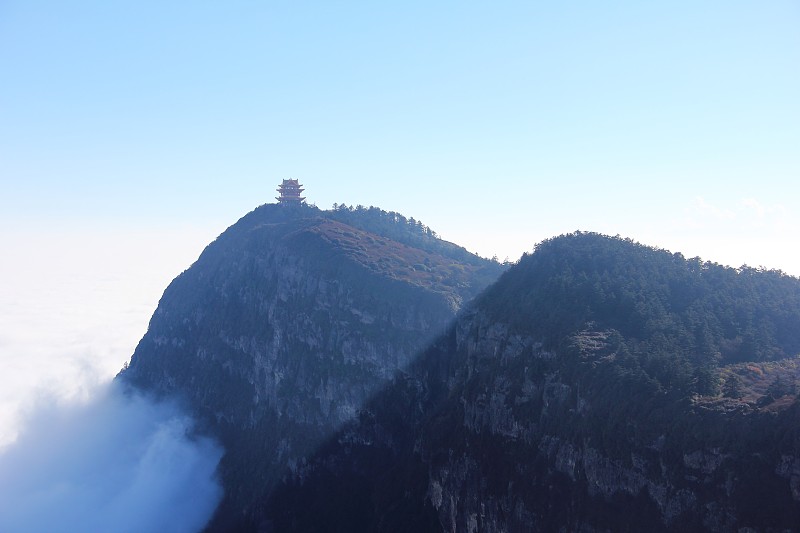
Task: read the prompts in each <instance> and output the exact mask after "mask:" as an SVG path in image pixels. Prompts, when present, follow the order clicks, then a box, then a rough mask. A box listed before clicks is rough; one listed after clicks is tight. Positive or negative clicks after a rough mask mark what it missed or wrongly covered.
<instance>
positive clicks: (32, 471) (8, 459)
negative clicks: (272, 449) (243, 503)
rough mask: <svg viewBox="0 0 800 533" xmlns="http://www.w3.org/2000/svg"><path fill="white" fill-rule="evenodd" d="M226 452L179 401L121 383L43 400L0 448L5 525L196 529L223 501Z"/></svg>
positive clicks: (24, 528)
mask: <svg viewBox="0 0 800 533" xmlns="http://www.w3.org/2000/svg"><path fill="white" fill-rule="evenodd" d="M222 454H223V451H222V449H221V447H220V446H219V445H218V444H216V443H215V442H214V441H213V440H212V439H210V438H208V437H204V436H199V435H195V434H194V432H193V422H192V419H191V418H190V417H189V416H188V415H186V414H185V412H183V411H182V410H181V409H180V408H179V407H178V405H176V404H175V403H171V402H156V401H154V400H152V399H150V398H148V397H146V396H144V395H142V394H141V393H139V392H136V391H132V390H125V388H124V386H123V385H121V384H119V383H117V382H114V383H111V384H108V385H105V386H102V387H99V388H98V389H97V390H96V391H95V392H94V393H93V394H92V395H91V397H90V398H89V400H88V401H81V402H72V403H67V404H65V403H63V402H56V401H52V402H45V401H42V402H40V403H39V405H38V406H37V407H36V408H35V410H34V411H33V412H30V413H28V416H26V417H25V423H24V425H23V427H22V428H21V430H20V431H19V434H18V437H17V440H16V441H15V442H14V443H13V444H11V445H10V446H7V447H6V448H5V450H4V451H3V452H2V453H0V531H5V532H42V533H54V532H62V531H63V532H65V533H67V532H76V531H82V532H98V533H100V532H109V531H114V532H120V533H123V532H131V533H134V532H136V533H139V532H150V531H152V532H165V533H167V532H174V533H183V532H185V533H189V532H195V531H199V530H200V529H202V528H203V526H205V525H206V523H207V522H208V521H209V519H210V518H211V516H212V515H213V513H214V510H215V509H216V507H217V505H218V504H219V501H220V499H221V498H222V488H221V486H220V484H219V482H218V480H217V478H216V474H215V472H216V468H217V465H218V463H219V461H220V458H221V457H222Z"/></svg>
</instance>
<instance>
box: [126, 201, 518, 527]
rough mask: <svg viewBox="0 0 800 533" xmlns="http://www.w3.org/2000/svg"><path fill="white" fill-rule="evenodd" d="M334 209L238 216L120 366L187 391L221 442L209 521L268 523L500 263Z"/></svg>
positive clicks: (139, 377) (133, 375) (147, 383)
mask: <svg viewBox="0 0 800 533" xmlns="http://www.w3.org/2000/svg"><path fill="white" fill-rule="evenodd" d="M332 215H333V214H332V213H330V212H325V211H320V210H318V209H316V208H313V207H308V206H301V207H298V208H286V207H283V206H277V205H265V206H262V207H259V208H258V209H256V210H255V211H253V212H252V213H250V214H248V215H247V216H245V217H243V218H242V219H241V220H240V221H239V222H237V223H236V224H235V225H233V226H231V227H230V228H229V229H228V230H227V231H225V232H224V233H223V234H222V235H220V237H219V238H218V239H217V240H216V241H215V242H213V243H212V244H210V245H209V246H208V247H207V248H206V250H205V251H204V252H203V254H202V255H201V256H200V258H199V259H198V260H197V262H196V263H195V264H194V265H192V267H191V268H190V269H188V270H187V271H186V272H184V273H183V274H181V275H180V276H179V277H178V278H176V279H175V280H174V281H173V282H172V283H171V284H170V286H169V287H168V288H167V290H166V291H165V293H164V296H163V297H162V299H161V301H160V303H159V306H158V309H157V310H156V313H155V314H154V316H153V318H152V320H151V322H150V325H149V328H148V331H147V333H146V335H145V336H144V337H143V338H142V340H141V342H140V343H139V345H138V346H137V348H136V351H135V353H134V355H133V357H132V359H131V363H130V366H129V367H128V368H127V369H125V370H124V371H123V372H122V373H121V375H120V377H119V379H121V380H124V381H126V382H128V383H131V384H132V385H134V386H137V387H141V388H144V389H148V390H151V391H155V392H158V393H161V394H171V395H172V394H177V395H179V396H181V397H182V398H183V399H184V400H185V401H186V403H187V404H188V405H190V406H191V408H192V409H193V411H194V412H195V413H196V414H197V415H198V416H199V417H200V419H201V420H203V421H204V422H205V424H206V429H207V431H209V432H211V433H213V434H215V435H216V436H217V437H218V438H220V440H221V441H222V443H223V445H224V446H225V449H226V451H227V454H226V456H225V457H224V459H223V461H222V478H223V484H224V486H225V489H226V499H225V501H224V503H223V505H222V507H221V508H220V510H219V512H218V513H217V516H216V518H215V521H214V522H213V523H212V525H211V528H212V529H217V530H247V529H248V528H250V529H254V528H257V527H259V524H262V523H265V521H266V518H265V517H264V516H261V507H260V505H259V504H258V502H260V501H262V500H263V499H264V498H265V497H266V496H267V495H268V494H269V493H270V491H271V489H272V487H274V486H275V485H276V484H277V483H278V482H279V480H280V479H281V478H282V477H283V476H285V475H286V473H287V472H289V473H292V474H298V473H300V472H302V471H303V469H304V468H305V464H306V462H307V458H308V457H309V456H310V454H312V453H314V451H315V450H316V448H317V446H318V445H319V444H320V443H322V442H323V441H324V440H325V439H326V438H328V437H329V436H330V435H331V434H333V433H334V432H335V431H336V430H337V429H338V428H340V427H341V426H342V425H343V424H345V423H346V422H348V421H350V420H352V419H353V418H354V417H355V416H357V414H358V413H359V412H360V411H361V409H362V406H363V404H364V403H365V402H366V401H367V400H368V398H369V397H370V396H371V395H372V394H374V393H375V392H377V391H378V390H379V389H380V388H381V387H382V386H383V385H385V384H386V383H387V382H388V381H389V380H390V379H391V377H392V376H393V375H394V374H395V373H396V372H397V371H398V370H399V369H401V368H403V367H405V366H406V365H407V364H408V363H409V362H410V361H411V360H412V357H413V356H414V355H415V354H416V353H417V352H418V351H420V350H421V349H422V348H424V347H425V346H426V345H427V344H428V343H429V342H430V341H431V340H432V339H433V338H435V336H436V335H438V334H439V333H440V332H442V331H444V329H445V327H446V326H447V325H448V324H449V323H450V321H451V320H452V319H453V318H454V316H455V313H456V311H457V310H458V309H459V308H460V306H461V304H462V302H463V301H465V300H467V299H469V298H472V297H473V296H474V295H476V294H477V293H478V292H479V291H480V290H481V289H483V288H484V287H485V286H486V285H487V284H488V283H489V282H490V281H492V280H493V279H495V278H496V277H497V276H498V275H499V273H500V272H501V270H502V267H501V266H500V265H498V264H496V263H493V262H490V261H487V260H483V259H480V258H478V257H475V256H472V255H471V254H468V253H467V252H466V251H465V250H463V249H462V248H459V247H456V246H454V245H450V244H449V243H444V242H443V241H440V240H439V239H437V238H435V237H434V236H433V235H431V234H429V232H427V231H425V232H422V231H420V227H418V225H416V224H414V225H410V224H408V223H407V221H404V220H400V219H396V218H395V217H394V216H392V214H388V213H385V212H382V211H379V210H378V211H372V212H371V213H370V216H371V217H372V218H374V217H376V216H378V217H383V218H385V219H386V221H390V219H391V221H390V223H387V224H384V225H383V226H382V227H380V228H376V227H370V224H368V223H367V222H368V221H367V218H368V217H367V216H366V213H359V212H356V211H354V212H348V220H347V222H343V221H340V220H337V219H336V218H335V217H334V216H332ZM365 228H367V229H365ZM368 229H369V230H371V231H369V230H368ZM465 259H466V260H465Z"/></svg>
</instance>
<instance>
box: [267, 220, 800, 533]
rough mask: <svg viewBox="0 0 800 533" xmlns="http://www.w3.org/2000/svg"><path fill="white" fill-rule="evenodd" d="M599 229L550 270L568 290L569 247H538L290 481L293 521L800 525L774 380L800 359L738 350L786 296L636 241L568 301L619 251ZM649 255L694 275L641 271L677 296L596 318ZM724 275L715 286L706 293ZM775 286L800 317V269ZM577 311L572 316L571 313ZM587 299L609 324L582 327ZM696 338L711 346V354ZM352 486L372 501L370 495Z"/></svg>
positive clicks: (281, 524) (279, 509)
mask: <svg viewBox="0 0 800 533" xmlns="http://www.w3.org/2000/svg"><path fill="white" fill-rule="evenodd" d="M589 237H590V238H589V239H588V240H587V241H586V242H584V241H583V240H581V239H583V236H578V239H577V242H573V243H572V245H573V248H571V249H570V250H569V253H573V254H574V253H576V252H578V251H580V248H581V247H584V245H588V246H589V248H590V249H591V250H592V253H591V254H588V255H585V256H584V257H582V258H580V257H579V258H570V259H569V261H568V262H567V264H562V265H555V267H557V268H552V272H554V273H555V275H557V276H558V277H557V278H555V279H556V283H557V287H556V288H557V290H556V288H553V287H552V286H549V285H550V284H551V283H553V278H552V275H553V274H551V272H550V271H549V270H550V267H552V266H553V265H550V262H551V261H559V260H560V258H563V257H564V255H565V254H564V253H563V252H562V251H560V250H559V252H558V254H557V256H556V257H554V256H549V257H548V256H547V254H548V252H547V251H543V252H539V251H537V253H541V254H542V255H541V256H540V257H537V258H536V259H533V258H526V259H523V261H522V262H521V263H520V265H517V266H515V267H513V268H512V269H511V270H509V271H508V272H507V273H506V274H505V275H504V276H503V277H502V278H501V280H500V281H499V282H498V283H497V284H496V285H495V286H493V287H491V288H490V289H488V290H487V291H486V292H485V293H484V294H483V295H482V296H481V297H480V298H479V299H478V300H477V301H476V302H474V303H473V304H471V305H470V306H468V307H467V308H466V309H465V310H463V311H462V312H461V314H460V316H459V318H458V319H457V322H456V323H455V324H454V325H453V326H452V327H451V328H450V329H449V330H448V332H447V333H446V334H444V335H443V336H442V337H440V338H439V339H437V341H436V342H435V343H434V344H433V345H432V346H431V348H430V349H428V350H427V351H426V352H425V353H424V354H422V355H421V356H420V357H419V358H418V359H417V360H415V361H414V362H413V363H412V364H411V365H410V366H409V367H408V369H407V370H406V371H405V372H403V373H402V374H401V375H400V376H398V377H397V378H395V379H394V380H393V382H392V384H391V385H390V386H388V387H386V388H385V389H384V390H383V391H381V393H379V394H377V395H376V396H375V397H374V398H373V399H372V400H371V401H370V402H369V403H368V404H367V405H365V406H364V408H363V409H362V411H361V415H360V417H359V419H358V420H356V421H354V422H352V423H350V424H348V425H347V426H346V427H344V428H343V429H342V430H341V431H340V432H339V433H337V435H335V436H334V437H333V438H331V439H329V440H328V441H327V442H326V444H325V446H323V447H321V448H320V449H319V451H318V453H317V454H315V456H314V457H313V458H311V459H310V460H309V462H308V463H307V467H306V469H305V470H304V471H303V472H302V473H300V474H298V475H296V476H290V477H287V478H285V479H284V480H283V481H282V483H281V484H280V486H278V487H277V488H276V490H275V492H274V493H273V495H272V501H271V507H270V513H271V516H272V517H273V519H274V523H273V525H274V527H275V530H276V531H288V530H294V531H325V530H327V527H326V525H327V526H329V525H330V524H347V527H346V528H341V530H349V531H375V530H384V531H394V530H404V529H413V530H430V531H454V532H461V531H490V532H500V531H587V532H589V531H592V532H593V531H794V530H797V528H798V524H800V499H798V497H797V494H798V491H797V490H796V489H797V485H798V479H800V476H798V473H797V468H796V466H797V464H798V462H797V457H798V450H800V430H799V429H798V428H800V403H798V401H797V399H796V396H795V395H796V392H797V391H796V389H791V387H790V389H791V391H788V389H786V388H784V389H783V391H782V392H779V393H776V396H777V397H775V398H772V397H771V396H770V393H768V390H769V389H772V390H778V388H776V387H775V383H777V382H781V381H782V382H783V383H786V382H790V381H792V380H794V379H796V377H797V376H798V373H797V372H798V368H799V367H800V361H798V359H797V358H796V357H792V358H779V359H775V360H770V361H767V362H761V363H730V364H726V362H725V358H726V357H727V358H730V359H732V360H738V359H739V358H740V357H741V352H740V351H739V350H735V349H731V348H730V346H731V344H732V341H731V339H729V338H727V337H726V336H732V337H733V339H734V342H733V343H734V344H735V339H736V338H737V337H738V336H739V335H741V333H742V332H746V331H747V330H748V328H750V327H751V326H750V323H749V322H748V321H749V320H751V318H749V317H752V316H757V317H759V320H761V321H762V322H761V323H762V324H763V323H764V322H763V320H767V317H768V316H769V314H770V312H771V311H769V309H778V307H776V306H774V303H775V301H774V300H770V299H768V300H767V301H765V302H759V301H758V298H756V296H753V298H754V299H753V300H750V301H748V302H746V303H745V302H743V301H742V300H741V299H739V298H737V299H730V300H729V299H728V298H727V296H726V295H727V294H728V291H730V292H732V293H734V294H743V293H748V292H749V291H748V289H747V286H748V284H750V283H751V282H752V281H753V280H752V279H751V277H752V276H755V277H756V278H758V276H756V275H755V274H754V273H752V272H746V271H745V272H742V273H736V272H734V271H731V270H730V269H728V270H725V269H719V268H718V267H714V266H712V265H706V266H705V267H703V268H701V269H698V270H697V271H696V272H695V273H690V274H686V272H685V271H684V269H686V268H687V267H688V268H694V267H693V266H692V265H691V264H689V265H688V266H687V264H686V263H685V262H683V261H682V260H680V259H679V260H677V261H676V258H674V257H672V256H670V255H669V254H666V253H664V252H658V253H655V254H654V253H653V251H652V250H650V249H644V248H642V247H638V246H637V245H634V244H633V243H621V244H622V246H621V248H620V249H618V250H616V251H615V253H614V254H612V258H611V262H610V263H609V264H608V265H606V266H604V267H603V268H602V270H601V271H600V272H599V275H600V276H601V277H602V278H605V279H606V281H598V282H597V283H593V282H592V276H593V275H594V274H595V273H593V272H592V270H591V269H585V270H584V271H583V272H573V273H572V275H574V278H573V279H575V280H576V283H577V284H578V289H577V290H578V291H579V292H580V293H582V294H583V296H582V299H579V300H578V301H577V302H576V301H575V300H573V299H572V298H568V299H567V298H565V301H562V300H561V299H560V298H561V297H564V296H566V295H569V293H570V291H572V290H573V287H571V286H570V283H569V278H567V277H566V275H565V274H564V273H565V271H567V270H568V269H570V268H573V269H575V270H577V268H576V266H577V265H578V264H579V263H578V262H577V261H578V260H580V259H582V260H588V261H591V262H593V263H596V264H600V263H601V262H602V261H603V258H602V253H599V252H598V251H597V247H604V246H613V247H616V246H617V245H619V244H620V243H619V242H618V241H615V240H613V239H610V240H609V239H605V238H601V237H597V236H589ZM565 240H569V239H562V241H559V242H556V243H555V244H556V245H558V246H562V245H563V244H564V242H563V241H565ZM576 249H577V250H576ZM631 254H633V257H631ZM640 254H641V255H645V256H647V261H648V262H653V261H655V263H656V264H658V267H657V268H658V269H661V268H664V269H666V270H668V271H671V269H672V268H673V267H672V266H664V265H663V264H662V263H661V261H662V260H663V261H665V262H666V263H667V265H674V267H675V270H674V275H675V276H676V277H681V278H682V281H681V282H680V283H675V284H674V285H673V286H670V284H669V283H668V282H667V283H665V284H662V283H664V282H665V281H667V280H666V279H665V276H666V277H667V278H669V277H670V276H671V275H672V274H664V273H662V274H659V275H653V276H652V277H651V278H650V279H649V280H647V279H645V280H641V279H640V280H636V281H635V282H634V283H637V284H640V283H641V284H644V285H647V284H648V283H650V282H652V283H654V284H656V285H659V287H660V288H663V291H662V292H661V294H660V295H658V294H654V295H653V296H652V298H653V299H654V300H651V301H649V302H648V305H644V304H640V307H639V310H631V309H629V308H628V307H627V306H626V305H618V304H617V303H614V304H613V305H614V307H615V308H616V309H617V312H618V315H617V316H615V315H614V314H613V313H609V314H608V315H605V316H599V315H597V314H595V313H593V309H592V307H593V306H596V305H598V301H599V302H600V303H601V305H603V306H606V305H608V303H607V300H608V299H609V298H611V297H612V296H613V294H614V292H615V291H619V293H621V294H624V292H625V291H627V289H624V290H623V288H621V287H620V286H619V284H620V283H623V284H628V283H630V278H629V277H628V275H626V276H620V277H617V276H616V275H614V274H613V273H612V272H613V269H614V268H619V267H623V268H625V269H630V264H631V263H634V264H635V262H636V261H637V260H640V259H641V257H639V256H640ZM653 254H654V255H653ZM534 255H535V254H534ZM567 257H568V255H567ZM534 261H539V262H540V263H544V264H545V265H546V266H548V265H549V266H548V268H547V269H543V268H542V267H541V266H540V265H539V266H537V265H536V264H533V265H532V264H531V263H533V262H534ZM628 273H629V272H626V274H628ZM707 275H710V276H713V280H714V281H711V282H709V283H710V284H711V285H712V286H711V287H703V288H702V289H698V288H692V284H693V283H694V284H698V285H701V286H702V285H704V284H705V283H706V280H704V277H705V276H707ZM764 276H766V277H769V274H767V273H765V274H764ZM721 278H722V279H724V280H725V283H721V282H720V279H721ZM691 280H694V281H691ZM587 282H588V283H587ZM762 282H764V280H763V279H760V278H759V280H758V283H762ZM774 282H775V283H778V284H782V286H783V287H784V291H785V294H787V295H789V296H787V299H785V300H784V301H783V303H784V306H781V307H780V309H781V310H780V311H777V312H778V314H779V315H780V316H781V317H782V318H781V320H785V321H786V322H784V324H789V323H792V322H793V323H795V324H800V315H799V314H798V311H799V310H800V308H798V306H797V305H796V300H795V298H796V296H797V294H798V293H799V292H798V291H799V290H800V282H798V281H797V280H795V279H790V278H785V277H782V276H776V277H775V278H774ZM587 284H588V286H590V287H592V290H593V291H596V292H595V293H594V294H592V293H591V292H588V291H587V289H586V286H587ZM645 289H646V287H641V288H639V289H637V290H638V291H640V293H641V292H645ZM672 291H675V292H674V293H673V292H672ZM687 292H688V293H692V292H693V293H694V295H695V296H693V297H691V298H687V297H686V294H687ZM554 293H556V296H558V297H556V298H554ZM559 293H560V294H559ZM599 294H602V298H600V297H598V295H599ZM636 294H637V292H634V291H633V290H631V296H632V297H634V296H636ZM673 294H678V295H679V297H678V298H677V299H676V298H675V297H674V295H673ZM751 294H753V295H757V294H761V291H754V292H752V293H751ZM708 296H710V297H712V298H713V299H714V302H715V305H716V306H717V308H716V309H715V310H714V312H713V313H708V314H705V315H702V316H701V315H697V314H696V313H695V312H694V309H696V308H697V307H701V306H702V305H704V304H703V303H702V302H701V301H698V300H702V299H703V298H705V297H708ZM759 297H760V296H759ZM633 299H634V300H635V298H633ZM648 306H649V307H648ZM740 306H741V307H747V308H748V310H747V312H743V313H740V312H738V311H737V309H738V308H740ZM559 307H562V308H566V309H569V310H570V314H569V316H559V310H558V308H559ZM574 309H577V312H582V313H586V314H587V315H594V316H592V318H594V320H577V321H576V320H574V315H573V314H572V312H573V310H574ZM684 310H688V311H684ZM684 312H685V315H684ZM503 316H510V317H512V319H513V321H507V320H504V319H503V318H502V317H503ZM620 316H622V317H624V320H623V319H620ZM539 317H541V318H540V319H538V320H537V318H539ZM656 317H659V319H658V320H656V319H655V318H656ZM540 320H542V321H550V325H549V326H548V327H546V328H542V327H541V322H540ZM728 320H729V321H731V322H735V323H727V322H726V321H728ZM770 320H771V319H770ZM706 323H713V324H715V326H716V329H715V330H714V331H715V332H716V333H715V334H712V333H709V332H708V330H706V329H705V327H704V325H705V324H706ZM611 324H613V325H614V326H615V327H609V326H610V325H611ZM642 324H645V326H644V327H640V326H641V325H642ZM681 324H683V325H682V326H681ZM688 325H693V326H694V327H691V328H689V327H687V326H688ZM681 327H682V329H681ZM617 328H619V329H617ZM665 329H666V330H672V333H670V334H665V332H664V330H665ZM554 332H557V334H554ZM784 332H785V333H784V334H781V333H777V334H776V335H775V337H773V338H772V339H767V338H763V339H762V341H761V344H760V345H755V344H753V345H752V348H753V351H752V352H751V353H750V354H749V355H750V356H751V357H753V358H754V359H758V357H759V356H758V354H759V353H763V354H770V353H772V354H774V353H776V352H778V351H779V350H783V351H791V350H792V349H795V348H796V345H795V344H793V343H794V342H795V341H794V340H793V339H794V337H793V330H792V328H785V329H784ZM676 337H680V338H681V341H680V343H676V342H675V338H676ZM681 345H682V346H681ZM665 347H669V349H665ZM719 347H722V348H723V350H725V351H727V354H724V353H722V352H721V351H720V350H719ZM673 350H674V351H673ZM695 350H708V353H709V354H710V360H707V359H705V358H704V357H703V356H702V355H698V354H696V352H695ZM687 352H688V353H687ZM712 362H713V364H716V365H717V366H715V367H712V368H709V366H710V365H712ZM706 372H709V373H711V374H712V376H713V380H712V381H713V382H717V383H719V382H721V381H723V380H726V382H727V380H730V379H731V377H732V376H741V379H742V383H745V382H746V384H744V385H743V390H742V391H740V393H739V394H728V393H727V392H726V393H725V394H723V393H722V392H721V391H719V390H717V391H716V392H712V393H708V394H701V393H700V392H698V391H699V390H705V389H706V388H708V384H707V383H704V381H703V380H704V379H706V377H705V376H706ZM748 376H749V377H748ZM737 379H738V378H737ZM748 380H750V381H748ZM764 383H772V384H771V385H769V386H768V387H764V386H762V385H763V384H764ZM712 385H713V383H712ZM712 388H713V387H712ZM744 389H747V390H746V391H745V390H744ZM341 488H346V494H345V495H343V496H339V493H338V492H337V489H341ZM353 497H358V498H360V499H361V500H362V502H363V503H362V504H360V505H358V506H353V505H352V504H351V503H349V500H350V498H353ZM303 509H314V513H315V515H314V517H313V518H311V517H307V516H306V517H303V516H302V510H303ZM298 517H301V518H298ZM410 525H411V526H410Z"/></svg>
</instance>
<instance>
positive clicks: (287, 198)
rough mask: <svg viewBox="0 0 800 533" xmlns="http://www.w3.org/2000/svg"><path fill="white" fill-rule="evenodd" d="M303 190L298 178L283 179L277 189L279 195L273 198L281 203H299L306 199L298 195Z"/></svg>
mask: <svg viewBox="0 0 800 533" xmlns="http://www.w3.org/2000/svg"><path fill="white" fill-rule="evenodd" d="M304 190H305V189H303V186H302V185H300V180H283V183H281V184H280V185H279V186H278V189H277V191H278V192H279V193H280V194H281V195H280V196H278V197H276V198H275V199H276V200H278V202H279V203H280V204H281V205H300V204H302V203H303V202H305V200H306V199H305V197H304V196H300V194H301V193H302V192H303V191H304Z"/></svg>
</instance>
